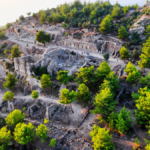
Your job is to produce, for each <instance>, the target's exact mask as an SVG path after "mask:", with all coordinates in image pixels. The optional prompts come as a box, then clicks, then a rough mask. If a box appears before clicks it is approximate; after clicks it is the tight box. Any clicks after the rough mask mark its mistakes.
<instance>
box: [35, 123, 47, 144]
mask: <svg viewBox="0 0 150 150" xmlns="http://www.w3.org/2000/svg"><path fill="white" fill-rule="evenodd" d="M48 132H49V129H48V128H47V127H46V126H45V125H44V124H40V125H39V126H38V128H36V135H37V136H38V137H39V138H40V139H41V142H44V141H45V140H47V139H48V135H47V133H48Z"/></svg>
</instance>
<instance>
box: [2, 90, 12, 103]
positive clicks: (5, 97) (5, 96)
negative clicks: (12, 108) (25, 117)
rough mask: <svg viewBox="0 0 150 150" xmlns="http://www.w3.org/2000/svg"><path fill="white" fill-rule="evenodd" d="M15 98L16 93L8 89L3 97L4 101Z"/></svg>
mask: <svg viewBox="0 0 150 150" xmlns="http://www.w3.org/2000/svg"><path fill="white" fill-rule="evenodd" d="M13 98H14V93H12V92H10V91H7V92H6V93H5V94H4V97H3V100H4V101H11V100H13Z"/></svg>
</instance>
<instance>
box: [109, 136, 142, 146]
mask: <svg viewBox="0 0 150 150" xmlns="http://www.w3.org/2000/svg"><path fill="white" fill-rule="evenodd" d="M111 141H112V142H114V143H118V144H121V145H124V146H132V147H139V146H140V145H138V144H136V143H134V142H131V141H127V140H121V139H118V138H114V137H113V138H112V139H111Z"/></svg>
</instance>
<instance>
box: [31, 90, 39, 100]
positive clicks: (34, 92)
mask: <svg viewBox="0 0 150 150" xmlns="http://www.w3.org/2000/svg"><path fill="white" fill-rule="evenodd" d="M31 97H32V98H33V99H37V98H38V97H39V95H38V92H37V91H36V90H34V91H33V92H32V93H31Z"/></svg>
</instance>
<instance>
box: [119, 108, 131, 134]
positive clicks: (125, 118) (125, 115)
mask: <svg viewBox="0 0 150 150" xmlns="http://www.w3.org/2000/svg"><path fill="white" fill-rule="evenodd" d="M131 127H132V119H131V111H127V108H125V107H123V108H122V110H121V111H120V113H119V115H118V119H117V123H116V128H117V129H118V130H119V132H120V133H122V134H123V133H126V132H127V131H128V130H129V129H130V128H131Z"/></svg>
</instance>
